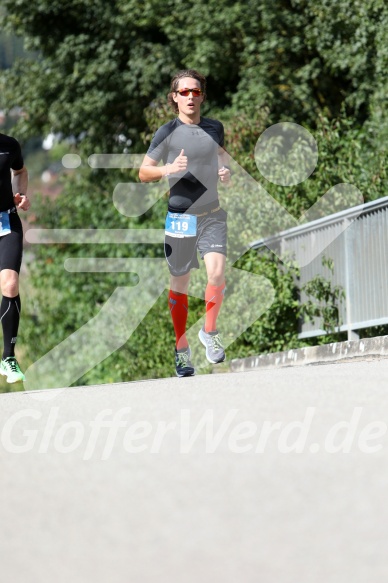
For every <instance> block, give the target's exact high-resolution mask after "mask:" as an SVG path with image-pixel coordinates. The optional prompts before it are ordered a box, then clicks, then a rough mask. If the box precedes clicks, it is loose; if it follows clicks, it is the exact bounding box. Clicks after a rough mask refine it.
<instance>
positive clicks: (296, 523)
mask: <svg viewBox="0 0 388 583" xmlns="http://www.w3.org/2000/svg"><path fill="white" fill-rule="evenodd" d="M387 379H388V360H376V361H372V362H354V363H346V364H335V365H319V366H318V365H315V366H305V367H293V368H284V369H272V370H271V369H268V370H262V371H253V372H248V373H237V374H213V375H207V376H197V377H195V378H189V379H175V378H174V379H162V380H155V381H144V382H136V383H123V384H116V385H101V386H97V387H82V388H76V389H74V388H73V389H65V390H51V391H41V392H33V393H9V394H3V395H0V420H1V423H0V428H1V434H0V437H1V442H0V456H1V457H0V472H1V474H0V525H1V526H0V573H1V581H7V582H10V583H52V582H55V583H62V582H63V583H65V582H66V583H68V582H72V583H105V582H109V583H149V582H150V583H151V582H152V583H154V582H155V583H156V582H157V583H160V582H161V583H164V582H169V583H170V582H172V583H175V582H179V583H194V582H195V583H199V582H200V583H203V582H204V583H208V582H209V583H210V582H212V583H213V582H222V583H229V582H230V583H232V582H233V583H235V582H236V581H239V582H240V581H241V582H244V583H251V582H252V583H253V582H254V583H256V582H260V583H267V582H268V583H273V582H276V583H295V582H298V583H305V582H306V583H307V582H308V583H311V582H313V583H320V582H322V583H337V582H338V583H347V582H349V583H350V582H351V583H365V582H370V581H373V582H380V581H386V580H387V578H388V565H387V563H388V560H387V557H388V552H387V550H388V504H387V496H388V494H387V493H388V431H387V427H388V382H387Z"/></svg>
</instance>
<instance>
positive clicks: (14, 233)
mask: <svg viewBox="0 0 388 583" xmlns="http://www.w3.org/2000/svg"><path fill="white" fill-rule="evenodd" d="M9 223H10V227H11V232H10V233H9V234H8V235H4V236H3V237H0V271H1V270H2V269H13V271H17V272H18V273H19V272H20V266H21V264H22V256H23V228H22V222H21V220H20V217H19V215H18V214H17V213H10V215H9Z"/></svg>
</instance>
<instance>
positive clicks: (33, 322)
mask: <svg viewBox="0 0 388 583" xmlns="http://www.w3.org/2000/svg"><path fill="white" fill-rule="evenodd" d="M4 6H5V7H6V9H7V19H6V22H7V30H10V31H13V32H14V33H16V34H18V35H20V36H22V37H23V39H24V42H25V45H26V47H27V48H28V49H29V50H30V51H35V54H36V55H38V57H37V58H33V59H32V58H31V56H29V58H24V59H21V60H19V61H17V62H15V63H14V66H13V67H12V68H11V69H9V70H7V71H4V72H3V73H2V74H1V76H0V107H2V108H8V109H11V108H12V107H13V106H15V105H18V106H21V107H22V108H23V111H24V116H23V117H21V119H20V122H19V124H18V126H17V127H16V128H15V129H14V132H13V133H14V135H15V136H16V137H18V138H19V139H20V140H22V141H23V140H25V139H27V138H28V137H29V136H36V135H45V134H47V133H48V132H54V133H58V134H60V135H61V136H62V137H63V139H64V140H66V138H68V137H70V136H71V137H72V140H73V142H71V143H70V142H67V143H68V149H69V151H70V150H72V151H75V152H78V153H79V154H80V155H81V157H82V159H83V161H84V165H83V167H82V168H81V169H78V170H77V171H75V172H74V173H73V174H72V175H66V176H65V179H64V189H63V192H62V194H61V195H60V197H59V198H57V199H55V200H54V201H42V203H39V204H38V203H36V206H35V212H36V214H37V215H38V223H39V225H40V226H45V227H47V228H96V229H97V228H129V227H130V228H141V227H144V226H146V227H150V228H161V227H162V225H163V215H164V211H165V200H161V201H159V202H158V203H157V204H156V205H155V207H154V208H152V209H151V210H150V211H148V212H147V213H146V214H145V215H144V216H142V217H139V218H135V219H127V218H125V217H123V216H122V215H119V214H118V213H117V211H116V209H115V208H114V207H113V204H112V193H113V190H114V188H115V186H116V184H117V183H118V182H124V181H130V180H136V174H135V172H133V171H125V172H124V171H116V170H109V171H104V170H98V171H96V170H92V169H90V168H88V167H87V165H86V159H87V156H89V155H90V154H92V153H96V152H97V153H98V152H101V153H113V152H123V151H129V153H136V152H144V151H145V150H146V148H147V145H148V143H149V140H150V138H151V136H152V134H153V132H154V131H155V129H156V128H157V127H158V126H160V125H161V124H162V123H164V122H165V121H167V120H168V119H171V117H172V114H171V112H169V110H168V108H167V107H166V94H167V92H168V89H169V80H170V78H171V76H172V75H173V74H174V73H175V72H176V70H178V69H182V68H189V67H190V68H197V69H199V70H200V71H202V72H203V73H204V74H205V75H206V76H207V78H208V96H207V101H206V103H205V104H204V110H203V113H204V114H205V115H209V116H210V117H217V118H219V119H220V120H221V121H222V122H223V123H224V126H225V132H226V145H227V149H228V151H229V152H230V154H231V155H232V157H233V158H234V159H235V160H236V161H237V162H238V163H239V164H240V165H241V166H242V167H243V168H245V169H246V170H247V172H249V174H251V175H252V176H254V177H255V179H256V180H258V181H259V182H260V183H261V184H262V185H263V186H264V188H265V189H266V190H267V191H268V192H269V193H270V194H271V195H272V196H273V197H274V198H275V199H276V200H278V201H279V202H280V203H281V204H282V205H283V206H284V207H285V208H287V209H288V211H289V212H290V213H292V214H293V215H294V216H296V217H299V216H300V215H301V213H303V212H304V211H305V210H307V209H308V208H309V207H310V206H311V205H312V204H313V203H314V202H315V201H316V200H318V199H319V198H320V197H321V196H322V194H324V193H325V192H326V191H327V190H328V189H329V188H330V187H332V186H334V185H335V184H337V183H339V182H350V183H352V184H354V185H355V186H357V187H358V188H359V189H360V190H361V192H362V193H363V195H364V197H365V199H366V200H372V199H375V198H378V197H381V196H384V195H386V194H387V192H386V186H385V184H386V178H387V164H386V153H385V145H384V144H385V143H386V142H384V140H385V139H386V138H387V137H388V124H387V119H386V113H385V108H384V105H385V99H386V94H387V76H386V70H387V69H388V48H387V43H386V38H387V37H388V6H387V4H386V2H385V0H367V1H366V2H364V1H362V0H338V1H337V2H332V0H322V1H321V2H319V3H314V2H311V1H309V0H262V1H261V2H257V1H256V0H246V1H244V2H243V1H236V0H195V1H194V0H185V1H184V2H183V0H166V1H165V2H160V1H156V0H145V1H144V2H142V3H139V2H135V0H112V1H111V2H106V1H103V0H93V1H92V0H65V1H61V2H59V0H50V1H49V0H37V1H36V2H28V1H27V0H12V2H11V0H5V1H4ZM279 121H293V122H296V123H299V124H301V125H303V126H305V127H306V128H308V129H309V130H310V131H311V132H312V133H313V134H314V136H315V139H316V140H317V142H318V147H319V160H318V165H317V168H316V170H315V172H314V173H313V175H312V176H311V177H310V179H309V180H307V181H305V182H304V183H301V184H299V185H297V186H295V187H281V186H277V185H275V184H271V183H269V182H268V181H265V179H264V178H263V177H262V176H261V174H260V172H259V170H258V168H257V167H256V164H255V159H254V148H255V145H256V141H257V139H258V137H259V136H260V134H261V133H262V132H263V130H264V129H265V128H266V127H268V126H269V125H271V124H273V123H277V122H279ZM74 139H75V141H74ZM128 144H131V145H130V146H128ZM124 148H125V150H124ZM225 196H227V194H225ZM237 196H238V195H237ZM333 210H335V209H333ZM263 211H264V209H262V208H255V209H252V217H253V218H254V219H255V221H256V223H255V225H256V228H257V229H258V231H259V230H260V229H261V224H262V222H263V220H264V219H263V216H262V215H263ZM250 234H252V238H255V233H254V232H252V233H250ZM33 254H34V259H33V261H32V262H31V263H30V265H29V270H30V279H29V281H30V285H31V286H32V289H31V293H32V294H33V300H32V301H31V302H30V305H28V306H25V308H24V316H23V318H24V319H23V324H22V330H23V335H24V344H25V349H24V352H25V359H26V362H32V361H33V360H36V358H37V357H39V356H41V355H43V354H45V353H46V352H47V350H49V349H50V348H51V347H53V346H55V345H57V344H58V343H59V342H60V341H61V340H62V339H64V338H65V337H66V336H68V335H69V334H70V333H71V332H73V331H75V330H77V329H78V328H79V327H80V326H81V325H82V324H83V323H84V322H86V321H87V320H88V319H89V318H90V317H92V316H93V315H95V314H96V313H97V312H98V310H99V309H100V307H101V305H103V303H104V302H105V301H106V300H107V298H108V297H109V295H110V294H111V293H112V291H113V290H114V289H115V287H116V286H117V285H127V284H128V283H130V282H129V280H128V278H127V276H126V275H125V274H116V275H115V276H113V275H104V276H103V277H101V275H99V277H97V276H95V275H91V274H72V275H71V276H69V274H68V273H66V272H65V270H64V269H63V262H64V259H65V258H66V257H69V256H72V257H81V256H85V254H89V256H94V255H98V256H100V257H124V256H128V255H134V256H140V257H142V256H161V255H162V249H161V248H160V247H158V246H145V245H138V246H132V247H130V248H128V247H127V248H126V247H123V246H121V247H120V246H117V245H116V246H115V245H105V246H103V245H99V246H96V247H94V248H89V249H88V250H86V251H85V248H81V247H80V246H76V245H73V246H61V245H52V246H43V245H42V246H35V247H34V249H33ZM237 265H238V267H239V268H241V269H245V270H248V271H251V272H254V273H257V274H261V275H264V276H265V277H266V278H267V279H268V280H269V281H271V283H272V285H273V287H274V289H275V292H276V296H275V301H274V303H273V305H272V307H271V309H270V310H268V312H267V313H266V314H265V315H264V316H263V317H262V318H260V320H258V321H257V322H256V323H254V324H253V325H252V326H251V327H250V328H249V329H248V330H247V331H246V333H245V334H244V335H243V336H242V337H241V338H240V339H239V340H238V341H237V342H236V343H235V344H234V345H233V346H232V348H231V350H230V351H229V356H230V357H234V356H239V355H240V356H241V355H246V354H249V353H257V352H262V351H270V350H281V349H284V348H287V347H295V346H297V345H300V341H299V340H298V338H297V330H298V317H299V311H298V310H299V308H298V296H297V290H296V287H295V277H294V276H295V272H294V266H292V265H287V264H283V265H280V263H279V262H278V261H277V260H276V258H274V257H273V256H268V255H266V256H261V255H260V256H258V255H257V254H256V253H255V252H253V251H251V252H249V253H246V254H245V255H244V257H242V258H240V260H239V262H238V264H237ZM190 305H191V311H190V318H192V319H193V322H194V321H195V318H198V317H199V315H200V314H201V313H202V312H203V306H204V304H203V302H202V301H201V300H200V299H195V298H192V301H191V304H190ZM165 306H166V298H165V297H164V298H163V297H162V298H160V300H159V301H158V302H157V305H156V306H155V308H154V309H153V310H152V312H151V313H150V314H149V316H147V318H146V319H145V321H144V322H143V323H142V325H141V327H140V328H139V329H138V330H137V331H136V333H135V334H134V335H133V336H132V338H131V339H130V340H129V341H128V343H127V344H126V345H125V346H123V347H122V349H120V350H119V351H117V352H116V353H115V354H114V355H112V356H111V357H110V358H109V359H107V361H104V362H103V363H101V364H100V365H99V366H98V367H96V368H95V369H94V370H93V371H91V372H90V373H88V375H86V376H85V377H84V378H83V379H81V380H80V381H79V382H83V383H90V382H111V381H118V380H130V379H134V378H145V377H147V376H167V375H169V374H171V372H172V350H171V347H172V346H173V332H172V326H171V324H170V320H169V314H168V311H167V308H166V307H165ZM129 309H130V308H129Z"/></svg>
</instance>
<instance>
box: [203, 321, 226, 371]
mask: <svg viewBox="0 0 388 583" xmlns="http://www.w3.org/2000/svg"><path fill="white" fill-rule="evenodd" d="M198 337H199V339H200V341H201V342H202V344H203V345H204V346H205V348H206V358H207V359H208V361H209V362H211V363H212V364H218V363H219V362H224V360H225V350H224V347H223V346H222V341H221V336H220V335H219V333H218V332H217V330H216V331H215V332H205V330H204V329H203V328H201V330H200V331H199V333H198Z"/></svg>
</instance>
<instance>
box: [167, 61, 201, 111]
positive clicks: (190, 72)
mask: <svg viewBox="0 0 388 583" xmlns="http://www.w3.org/2000/svg"><path fill="white" fill-rule="evenodd" d="M184 77H191V79H196V80H197V81H199V82H200V85H201V89H202V93H203V100H204V101H205V99H206V77H204V76H203V75H201V73H198V71H196V70H195V69H184V70H183V71H178V73H177V74H176V75H174V77H173V78H172V79H171V86H170V93H169V94H168V95H167V101H168V103H169V105H170V106H171V107H172V109H173V110H174V113H178V111H179V109H178V104H177V103H175V101H174V100H173V98H172V94H173V93H176V91H177V89H178V85H179V80H180V79H183V78H184Z"/></svg>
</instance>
